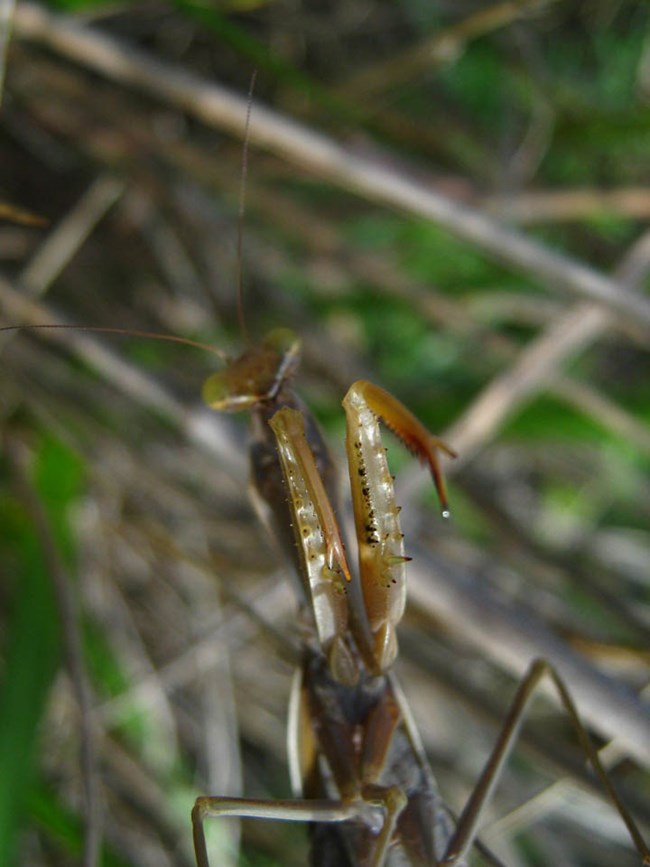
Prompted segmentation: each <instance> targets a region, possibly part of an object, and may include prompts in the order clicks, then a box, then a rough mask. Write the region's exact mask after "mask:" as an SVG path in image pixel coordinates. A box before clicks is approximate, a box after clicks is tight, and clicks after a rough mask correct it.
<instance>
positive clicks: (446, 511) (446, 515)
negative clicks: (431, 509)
mask: <svg viewBox="0 0 650 867" xmlns="http://www.w3.org/2000/svg"><path fill="white" fill-rule="evenodd" d="M442 517H443V518H444V519H445V520H447V518H451V512H450V511H449V509H443V510H442Z"/></svg>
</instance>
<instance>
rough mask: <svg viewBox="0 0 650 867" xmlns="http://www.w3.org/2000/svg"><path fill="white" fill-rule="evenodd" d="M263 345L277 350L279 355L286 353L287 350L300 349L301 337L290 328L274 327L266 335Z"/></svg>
mask: <svg viewBox="0 0 650 867" xmlns="http://www.w3.org/2000/svg"><path fill="white" fill-rule="evenodd" d="M262 345H263V346H264V348H265V349H271V350H273V351H274V352H277V354H278V355H285V354H286V353H287V352H293V353H295V352H296V351H297V350H298V348H299V346H300V338H299V337H298V335H297V334H296V333H295V331H292V330H291V329H290V328H274V329H273V331H269V333H268V334H267V335H266V337H265V338H264V342H263V344H262Z"/></svg>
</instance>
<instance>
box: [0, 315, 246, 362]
mask: <svg viewBox="0 0 650 867" xmlns="http://www.w3.org/2000/svg"><path fill="white" fill-rule="evenodd" d="M41 328H58V329H67V330H69V331H98V332H100V333H102V334H122V335H124V336H125V337H144V338H145V339H146V340H164V341H165V342H167V343H182V344H184V345H185V346H193V347H194V348H195V349H202V350H203V351H204V352H211V353H212V355H216V356H217V357H218V358H220V359H221V360H222V361H225V362H228V361H229V358H228V356H227V355H226V353H225V352H222V351H221V350H220V349H217V348H216V346H210V344H208V343H201V342H200V341H198V340H190V339H189V338H188V337H178V336H177V335H175V334H162V333H161V332H159V331H138V330H136V329H133V330H132V329H130V328H111V327H109V326H104V325H64V324H62V323H60V322H59V323H53V322H45V323H36V324H34V325H6V326H4V327H2V328H0V332H2V331H29V330H32V331H35V330H36V329H39V330H40V329H41Z"/></svg>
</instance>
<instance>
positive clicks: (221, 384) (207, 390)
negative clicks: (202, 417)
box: [201, 372, 231, 409]
mask: <svg viewBox="0 0 650 867" xmlns="http://www.w3.org/2000/svg"><path fill="white" fill-rule="evenodd" d="M230 394H231V391H230V386H229V384H228V381H227V377H226V376H225V375H224V374H223V373H222V372H220V373H213V374H212V376H209V377H208V378H207V379H206V381H205V382H204V383H203V389H202V391H201V395H202V397H203V400H204V402H205V403H207V405H208V406H209V407H212V409H220V408H221V407H222V406H223V405H224V403H225V402H226V401H227V400H228V398H229V397H230Z"/></svg>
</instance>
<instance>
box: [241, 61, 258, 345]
mask: <svg viewBox="0 0 650 867" xmlns="http://www.w3.org/2000/svg"><path fill="white" fill-rule="evenodd" d="M256 78H257V70H256V69H254V70H253V74H252V75H251V83H250V87H249V88H248V104H247V106H246V124H245V125H244V149H243V151H242V166H241V184H240V187H239V213H238V215H237V318H238V319H239V330H240V332H241V336H242V340H243V341H244V343H250V337H249V336H248V329H247V328H246V317H245V316H244V274H243V264H242V261H243V260H242V256H243V247H244V241H243V238H244V211H245V207H246V181H247V180H248V139H249V132H250V125H251V110H252V108H253V91H254V90H255V80H256Z"/></svg>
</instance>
